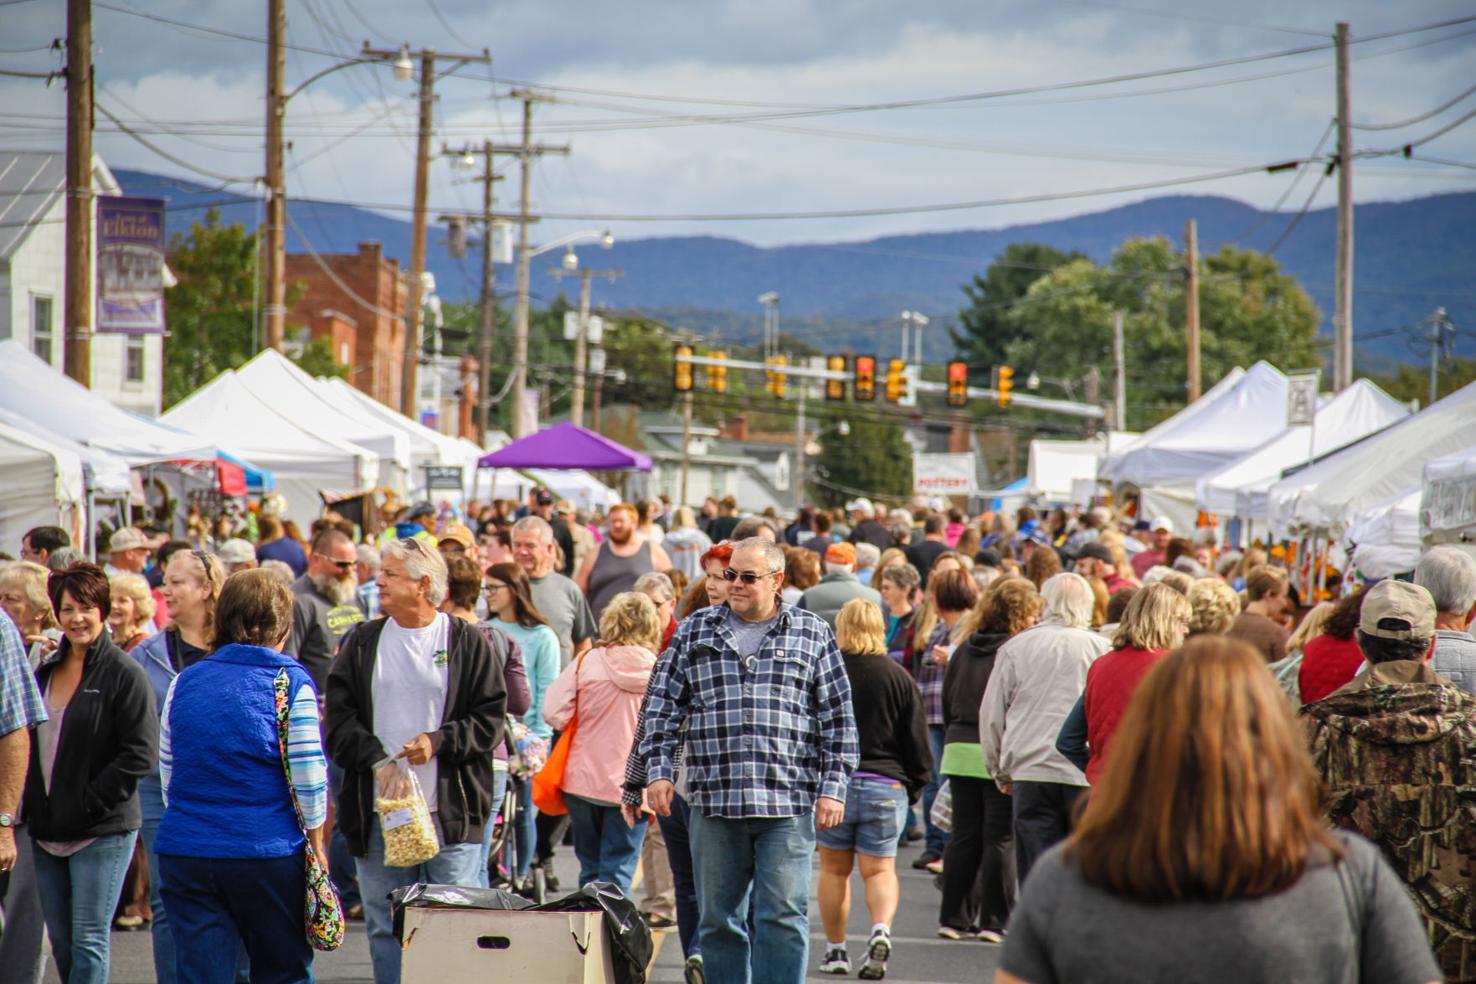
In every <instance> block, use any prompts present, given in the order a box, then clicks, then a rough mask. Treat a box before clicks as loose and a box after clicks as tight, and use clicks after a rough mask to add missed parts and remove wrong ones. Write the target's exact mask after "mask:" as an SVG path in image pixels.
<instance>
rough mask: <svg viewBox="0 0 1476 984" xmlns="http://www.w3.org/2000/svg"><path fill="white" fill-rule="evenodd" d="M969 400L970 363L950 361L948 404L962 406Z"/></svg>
mask: <svg viewBox="0 0 1476 984" xmlns="http://www.w3.org/2000/svg"><path fill="white" fill-rule="evenodd" d="M968 402H969V364H968V363H967V362H950V363H948V405H949V406H950V407H961V406H964V405H965V404H967V403H968Z"/></svg>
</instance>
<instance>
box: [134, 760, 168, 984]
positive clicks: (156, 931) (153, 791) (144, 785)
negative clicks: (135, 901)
mask: <svg viewBox="0 0 1476 984" xmlns="http://www.w3.org/2000/svg"><path fill="white" fill-rule="evenodd" d="M138 801H139V805H140V806H142V807H143V829H142V830H140V831H139V836H141V837H142V838H143V842H144V852H145V853H146V854H147V855H148V857H149V909H150V911H151V912H152V913H153V916H154V918H153V919H151V920H150V921H149V932H150V934H151V935H152V936H153V943H154V978H155V980H157V981H158V982H159V984H174V982H175V973H174V936H173V934H171V933H170V932H169V914H168V913H167V912H165V911H164V900H163V898H162V897H161V896H160V894H159V889H160V887H162V886H163V884H164V877H163V876H162V875H161V874H160V873H159V855H158V854H156V853H154V841H155V840H157V839H158V837H159V821H161V820H163V819H164V799H163V796H162V794H161V793H160V790H159V777H158V776H145V777H144V779H143V781H141V782H140V783H139V784H138Z"/></svg>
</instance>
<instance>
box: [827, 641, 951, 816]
mask: <svg viewBox="0 0 1476 984" xmlns="http://www.w3.org/2000/svg"><path fill="white" fill-rule="evenodd" d="M842 658H843V659H844V660H845V664H846V676H847V677H849V678H850V680H851V709H852V711H853V712H854V714H855V718H856V736H857V738H858V739H859V740H860V743H861V760H860V762H859V763H858V764H857V766H856V771H857V772H874V773H876V774H877V775H879V776H886V777H887V778H888V779H895V780H897V781H898V782H900V783H902V784H903V785H905V786H906V787H907V793H908V797H909V798H910V799H913V800H916V799H917V797H918V795H919V794H920V793H921V792H922V788H923V787H924V786H926V785H927V784H928V783H929V782H931V781H932V778H933V751H932V748H931V746H929V744H928V717H927V714H926V713H925V712H924V710H923V698H922V692H921V691H919V690H918V689H917V681H916V680H914V679H912V677H911V675H910V674H908V672H907V671H906V670H904V669H902V667H900V666H898V665H897V663H896V661H895V660H893V659H892V658H891V657H890V656H887V655H885V654H882V655H856V654H853V653H843V654H842Z"/></svg>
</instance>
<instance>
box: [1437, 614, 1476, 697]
mask: <svg viewBox="0 0 1476 984" xmlns="http://www.w3.org/2000/svg"><path fill="white" fill-rule="evenodd" d="M1431 668H1432V669H1434V670H1435V672H1436V673H1438V674H1440V675H1441V676H1443V677H1445V678H1446V679H1447V680H1449V681H1450V682H1451V683H1453V684H1455V685H1456V686H1457V687H1460V688H1461V689H1462V690H1464V691H1465V692H1466V693H1468V694H1476V638H1472V637H1471V633H1469V632H1455V631H1452V630H1450V629H1441V630H1440V631H1438V632H1436V633H1435V659H1434V660H1432V661H1431Z"/></svg>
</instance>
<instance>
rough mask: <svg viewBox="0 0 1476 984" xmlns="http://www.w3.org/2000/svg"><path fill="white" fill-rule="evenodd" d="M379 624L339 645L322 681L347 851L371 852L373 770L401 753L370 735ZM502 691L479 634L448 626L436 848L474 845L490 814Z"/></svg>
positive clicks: (434, 736)
mask: <svg viewBox="0 0 1476 984" xmlns="http://www.w3.org/2000/svg"><path fill="white" fill-rule="evenodd" d="M384 624H385V616H381V617H379V618H376V619H374V620H373V621H370V622H361V623H360V624H359V625H358V626H357V627H356V628H354V629H353V630H352V631H350V632H349V634H348V635H346V636H344V637H343V641H342V642H341V643H340V644H339V647H338V656H337V657H336V658H335V659H334V661H333V669H332V670H331V671H330V672H329V674H328V694H327V699H326V701H325V710H324V721H323V725H324V732H325V736H326V739H327V745H328V757H329V759H331V760H332V761H333V764H334V765H337V766H339V767H340V768H342V769H343V770H344V777H343V788H342V791H341V792H340V793H339V797H338V825H339V826H340V827H341V828H342V829H343V833H344V836H345V837H346V838H348V843H349V850H350V851H351V852H352V853H353V855H354V857H358V858H362V857H364V856H366V855H367V854H368V852H369V830H370V824H374V823H378V822H379V819H378V817H377V816H376V815H375V812H374V797H375V783H374V766H375V765H376V764H377V763H379V762H382V761H384V760H385V759H387V758H389V757H390V756H391V755H394V754H396V753H397V752H399V749H398V748H392V749H387V748H385V747H384V746H383V745H381V744H380V741H379V738H378V737H376V736H375V734H374V664H375V661H376V660H377V659H378V658H379V637H380V634H381V633H382V632H383V631H384ZM506 714H507V685H506V682H505V681H504V680H503V676H502V672H501V669H500V667H499V666H498V663H497V660H496V659H495V658H494V657H493V654H492V647H491V646H489V645H488V644H487V640H486V638H484V637H483V635H482V633H481V632H479V631H478V630H477V627H476V626H475V625H473V624H472V623H470V622H468V621H466V620H465V619H460V618H452V619H451V646H450V654H449V656H448V663H447V673H446V709H445V711H444V713H443V714H442V716H441V727H440V728H438V729H437V730H435V731H433V732H431V733H430V738H431V748H432V750H433V751H434V754H435V757H436V765H437V766H438V769H437V773H438V778H437V782H436V814H437V818H438V819H439V820H440V827H441V829H440V835H441V841H442V843H446V844H469V843H480V842H481V839H482V828H483V827H484V826H485V825H486V823H487V817H488V815H489V814H490V813H491V810H492V752H493V750H494V749H495V748H496V747H497V746H498V745H499V744H500V743H501V742H502V725H503V720H504V718H505V716H506Z"/></svg>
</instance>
